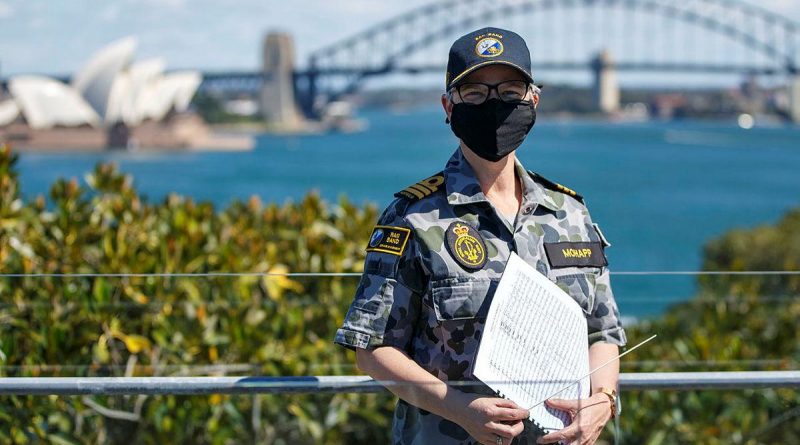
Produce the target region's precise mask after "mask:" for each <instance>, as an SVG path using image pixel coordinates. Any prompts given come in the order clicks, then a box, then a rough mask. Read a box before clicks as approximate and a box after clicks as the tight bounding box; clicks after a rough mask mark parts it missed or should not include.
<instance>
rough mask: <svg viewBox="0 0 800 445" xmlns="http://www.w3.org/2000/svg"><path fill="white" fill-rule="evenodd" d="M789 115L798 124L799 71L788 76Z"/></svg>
mask: <svg viewBox="0 0 800 445" xmlns="http://www.w3.org/2000/svg"><path fill="white" fill-rule="evenodd" d="M789 117H790V118H791V119H792V122H794V123H796V124H800V73H797V72H795V73H793V74H792V75H791V76H790V77H789Z"/></svg>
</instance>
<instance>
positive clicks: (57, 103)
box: [0, 37, 253, 150]
mask: <svg viewBox="0 0 800 445" xmlns="http://www.w3.org/2000/svg"><path fill="white" fill-rule="evenodd" d="M135 50H136V39H135V38H133V37H128V38H125V39H122V40H119V41H117V42H114V43H112V44H110V45H108V46H107V47H105V48H103V49H102V50H100V51H98V52H97V53H95V55H94V56H92V57H91V58H90V60H89V61H88V62H87V63H86V64H85V65H84V66H83V68H81V69H80V70H79V71H78V72H77V73H76V74H75V75H74V76H73V77H72V78H71V80H70V83H69V84H65V83H63V82H61V81H59V80H56V79H52V78H48V77H44V76H37V75H19V76H14V77H11V79H9V81H8V92H7V93H0V94H3V95H2V96H0V142H3V141H5V142H10V143H11V144H12V146H13V147H15V148H17V149H26V148H28V149H44V150H47V149H71V150H102V149H106V148H125V149H187V148H188V149H249V148H252V144H253V142H252V139H251V138H249V137H234V136H222V135H215V134H213V133H212V132H211V130H210V129H209V127H208V126H207V125H206V124H205V122H203V120H202V119H201V118H200V117H199V116H197V115H196V114H195V113H192V112H191V111H190V110H189V104H190V102H191V100H192V97H193V96H194V94H195V92H196V91H197V89H198V87H199V86H200V82H201V81H202V78H201V75H200V73H199V72H196V71H182V72H165V62H164V61H163V59H160V58H156V59H148V60H142V61H138V62H134V61H133V57H134V52H135Z"/></svg>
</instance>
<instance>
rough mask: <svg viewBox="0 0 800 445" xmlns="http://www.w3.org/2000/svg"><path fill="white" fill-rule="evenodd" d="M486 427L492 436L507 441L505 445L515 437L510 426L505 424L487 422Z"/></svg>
mask: <svg viewBox="0 0 800 445" xmlns="http://www.w3.org/2000/svg"><path fill="white" fill-rule="evenodd" d="M486 427H487V428H488V429H489V432H491V433H492V434H496V435H498V436H500V437H503V438H505V439H507V441H506V443H508V442H509V441H511V439H513V438H514V436H515V434H514V429H513V428H512V427H511V426H510V425H506V424H505V423H500V422H489V423H487V424H486Z"/></svg>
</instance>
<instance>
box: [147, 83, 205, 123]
mask: <svg viewBox="0 0 800 445" xmlns="http://www.w3.org/2000/svg"><path fill="white" fill-rule="evenodd" d="M202 80H203V78H202V76H201V74H200V73H199V72H197V71H183V72H176V73H170V74H166V75H164V76H163V77H161V78H160V79H158V80H157V81H156V82H152V83H150V84H149V86H148V87H147V88H145V89H144V90H143V91H142V93H141V95H140V96H139V97H140V99H141V107H140V108H139V111H140V112H141V115H142V116H143V118H145V119H153V120H155V121H160V120H161V119H163V118H164V117H165V116H166V115H167V113H169V112H170V110H173V109H174V110H175V111H179V112H181V111H186V110H187V109H188V108H189V103H190V102H191V100H192V97H193V96H194V93H195V92H196V91H197V88H199V87H200V82H201V81H202Z"/></svg>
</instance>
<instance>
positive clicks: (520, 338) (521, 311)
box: [474, 253, 590, 431]
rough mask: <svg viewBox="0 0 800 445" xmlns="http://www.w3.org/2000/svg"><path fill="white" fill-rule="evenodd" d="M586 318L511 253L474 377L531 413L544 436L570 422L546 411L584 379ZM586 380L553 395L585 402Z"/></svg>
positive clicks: (565, 416) (553, 411)
mask: <svg viewBox="0 0 800 445" xmlns="http://www.w3.org/2000/svg"><path fill="white" fill-rule="evenodd" d="M588 349H589V343H588V335H587V327H586V318H585V316H584V314H583V311H582V310H581V308H580V306H579V305H578V303H577V302H575V300H573V299H572V297H570V296H569V295H568V294H567V293H566V292H564V291H563V290H561V289H560V288H559V287H558V286H557V285H556V284H555V283H553V282H552V281H550V280H549V279H548V278H547V277H545V276H544V275H542V274H541V273H539V272H538V271H536V269H534V268H533V267H531V266H530V265H529V264H528V263H526V262H525V261H524V260H522V259H521V258H520V257H519V256H517V255H516V254H515V253H512V254H511V258H509V260H508V263H507V264H506V268H505V271H504V272H503V276H502V278H501V279H500V283H499V284H498V286H497V290H496V292H495V294H494V298H493V300H492V304H491V306H490V307H489V314H488V316H487V320H486V325H485V327H484V331H483V335H482V337H481V344H480V347H479V349H478V354H477V358H476V362H475V370H474V375H475V376H476V377H477V378H479V379H480V380H481V381H483V382H484V383H485V384H486V385H488V386H489V387H490V388H492V389H493V390H494V391H496V392H497V393H498V394H500V395H501V396H502V397H505V398H507V399H510V400H512V401H514V402H515V403H516V404H517V405H519V406H521V407H522V408H526V409H527V408H530V407H531V406H534V405H537V404H538V405H537V406H536V407H534V408H533V409H532V410H531V416H530V419H531V420H532V421H533V422H535V423H536V424H538V425H539V426H540V427H542V428H543V429H544V430H545V431H551V430H559V429H562V428H563V427H564V426H566V425H568V424H569V422H570V419H569V415H568V414H567V413H565V412H564V411H560V410H556V409H552V408H548V407H546V406H545V405H544V404H543V403H541V404H540V402H543V401H544V400H545V399H547V398H548V397H551V396H553V393H555V392H557V391H559V390H561V389H563V388H564V387H566V386H568V385H570V384H571V383H575V382H577V381H578V380H579V379H580V378H581V377H583V376H585V375H587V374H588V373H589V351H588ZM589 392H590V383H589V377H585V378H584V379H583V380H581V381H580V382H579V383H575V384H574V385H572V386H570V387H569V388H568V389H566V390H564V391H563V392H561V393H560V394H559V395H557V396H556V397H557V398H560V399H581V398H587V397H589Z"/></svg>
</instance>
